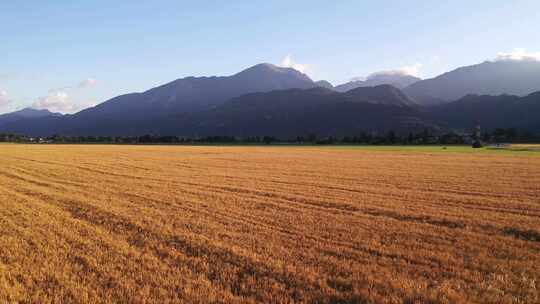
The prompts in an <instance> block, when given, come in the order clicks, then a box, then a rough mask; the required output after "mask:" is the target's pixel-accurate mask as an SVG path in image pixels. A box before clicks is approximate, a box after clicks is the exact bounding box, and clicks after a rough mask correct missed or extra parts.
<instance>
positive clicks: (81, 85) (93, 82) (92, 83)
mask: <svg viewBox="0 0 540 304" xmlns="http://www.w3.org/2000/svg"><path fill="white" fill-rule="evenodd" d="M96 84H97V80H96V79H95V78H92V77H89V78H86V79H84V80H83V81H81V82H79V85H78V86H77V87H78V88H81V89H84V88H89V87H93V86H95V85H96Z"/></svg>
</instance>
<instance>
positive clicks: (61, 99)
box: [32, 77, 98, 113]
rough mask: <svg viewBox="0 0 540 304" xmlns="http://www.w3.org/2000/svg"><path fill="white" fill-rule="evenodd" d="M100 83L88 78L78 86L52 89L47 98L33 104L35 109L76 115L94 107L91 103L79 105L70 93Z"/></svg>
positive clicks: (43, 97)
mask: <svg viewBox="0 0 540 304" xmlns="http://www.w3.org/2000/svg"><path fill="white" fill-rule="evenodd" d="M97 83H98V81H97V80H96V79H95V78H90V77H89V78H86V79H84V80H81V81H80V82H79V83H78V84H77V85H71V86H66V87H62V88H55V89H50V90H49V92H48V94H47V95H46V96H41V97H38V98H37V99H36V100H35V101H34V102H33V103H32V108H34V109H39V110H43V109H47V110H49V111H51V112H59V113H75V112H78V111H80V110H83V109H85V108H88V107H91V106H94V104H90V103H78V102H75V101H73V100H72V98H71V96H70V92H72V91H73V90H82V89H86V88H90V87H93V86H95V85H96V84H97Z"/></svg>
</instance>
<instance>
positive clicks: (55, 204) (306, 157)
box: [0, 145, 540, 303]
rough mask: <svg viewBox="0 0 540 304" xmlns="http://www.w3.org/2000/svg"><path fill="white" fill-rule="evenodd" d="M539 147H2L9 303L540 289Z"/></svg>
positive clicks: (1, 266)
mask: <svg viewBox="0 0 540 304" xmlns="http://www.w3.org/2000/svg"><path fill="white" fill-rule="evenodd" d="M539 294H540V157H538V156H535V155H531V154H519V153H514V154H512V153H504V152H501V153H496V152H495V153H461V152H429V151H424V152H418V151H374V150H369V149H365V150H362V149H342V148H309V147H307V148H306V147H303V148H300V147H298V148H294V147H178V146H97V145H96V146H93V145H83V146H75V145H73V146H71V145H59V146H55V145H43V146H38V145H0V302H1V303H3V302H8V303H9V302H21V303H49V302H54V303H94V302H95V303H167V302H169V303H170V302H178V303H184V302H187V303H212V302H218V303H255V302H261V303H306V302H307V303H402V302H404V303H459V302H472V303H538V302H540V296H539Z"/></svg>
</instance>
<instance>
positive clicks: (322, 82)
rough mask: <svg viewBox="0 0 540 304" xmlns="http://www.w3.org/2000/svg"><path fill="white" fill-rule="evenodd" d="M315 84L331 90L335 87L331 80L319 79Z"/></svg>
mask: <svg viewBox="0 0 540 304" xmlns="http://www.w3.org/2000/svg"><path fill="white" fill-rule="evenodd" d="M315 84H316V85H317V86H318V87H321V88H325V89H329V90H332V89H334V86H333V85H332V84H331V83H330V82H329V81H326V80H319V81H317V82H315Z"/></svg>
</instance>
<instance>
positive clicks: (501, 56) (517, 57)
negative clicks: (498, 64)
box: [495, 48, 540, 61]
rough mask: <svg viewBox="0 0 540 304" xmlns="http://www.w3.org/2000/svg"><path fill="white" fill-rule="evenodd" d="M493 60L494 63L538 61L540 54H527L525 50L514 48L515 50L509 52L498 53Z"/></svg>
mask: <svg viewBox="0 0 540 304" xmlns="http://www.w3.org/2000/svg"><path fill="white" fill-rule="evenodd" d="M495 60H496V61H508V60H514V61H540V53H539V52H536V53H534V52H527V50H526V49H523V48H516V49H513V50H512V51H511V52H499V53H498V54H497V58H495Z"/></svg>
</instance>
